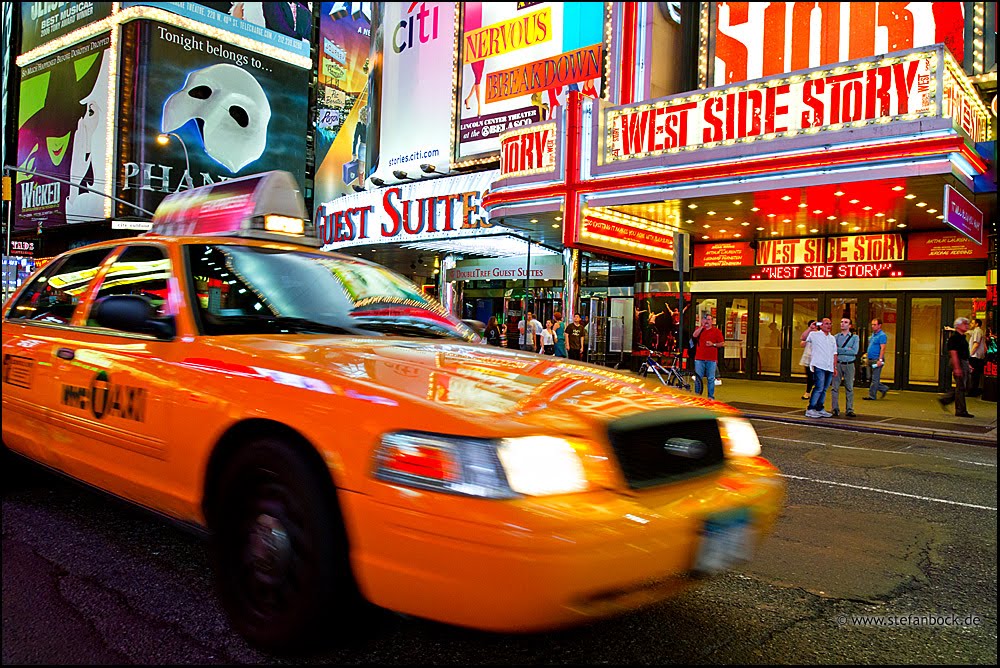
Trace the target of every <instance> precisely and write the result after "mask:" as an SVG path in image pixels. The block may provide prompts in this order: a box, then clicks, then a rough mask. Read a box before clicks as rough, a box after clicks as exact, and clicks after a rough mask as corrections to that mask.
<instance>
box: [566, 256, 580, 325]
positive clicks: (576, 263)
mask: <svg viewBox="0 0 1000 668" xmlns="http://www.w3.org/2000/svg"><path fill="white" fill-rule="evenodd" d="M579 301H580V251H579V250H577V249H576V248H564V249H563V322H566V323H570V322H573V314H575V313H576V312H577V309H578V308H579Z"/></svg>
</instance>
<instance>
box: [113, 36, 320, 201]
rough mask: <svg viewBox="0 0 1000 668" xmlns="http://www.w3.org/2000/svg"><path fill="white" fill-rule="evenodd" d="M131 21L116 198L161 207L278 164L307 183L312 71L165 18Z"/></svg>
mask: <svg viewBox="0 0 1000 668" xmlns="http://www.w3.org/2000/svg"><path fill="white" fill-rule="evenodd" d="M129 29H130V31H131V32H129V33H128V34H127V35H126V42H127V44H126V49H125V53H126V54H127V53H129V52H130V51H129V48H128V43H133V44H136V45H137V47H136V52H137V53H138V56H137V66H135V67H129V63H128V62H126V63H125V66H124V67H123V70H124V72H126V73H128V75H127V76H128V79H127V80H126V81H123V83H122V90H123V98H124V100H126V101H125V102H123V105H122V107H123V118H122V121H123V122H122V125H123V127H128V128H130V129H131V131H130V132H128V133H126V136H125V137H123V145H122V147H121V155H122V156H123V158H122V163H121V165H120V168H119V174H118V180H117V188H118V197H120V198H122V199H124V200H127V201H129V202H134V203H135V204H136V205H138V206H140V207H142V208H144V209H146V210H149V211H153V210H155V208H156V206H157V205H158V204H159V203H160V201H161V200H162V199H163V198H164V197H166V196H167V195H168V194H170V193H173V192H177V191H180V190H186V189H188V188H194V187H197V186H202V185H206V184H210V183H217V182H219V181H223V180H226V179H231V178H236V177H238V176H246V175H248V174H254V173H257V172H263V171H268V170H272V169H282V170H286V171H289V172H291V173H292V174H293V175H294V176H295V177H296V179H297V180H298V182H299V183H300V184H301V183H303V182H304V180H305V155H306V140H305V137H306V126H307V122H308V121H307V112H306V105H307V101H306V91H307V90H308V77H309V72H308V71H307V70H303V69H300V68H298V67H295V66H292V65H288V64H286V63H283V62H281V61H278V60H275V59H272V58H267V57H265V56H262V55H260V54H256V53H252V52H250V51H246V50H244V49H240V48H238V47H235V46H232V45H231V44H227V43H225V42H220V41H218V40H215V39H211V38H209V37H205V36H203V35H196V34H194V33H190V32H187V31H184V30H180V29H178V28H174V27H172V26H166V25H162V24H159V23H151V22H147V21H139V22H136V23H133V24H130V25H129ZM119 212H120V213H121V214H130V213H134V212H133V211H131V210H128V207H124V206H122V205H119Z"/></svg>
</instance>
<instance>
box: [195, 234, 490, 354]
mask: <svg viewBox="0 0 1000 668" xmlns="http://www.w3.org/2000/svg"><path fill="white" fill-rule="evenodd" d="M185 254H186V259H187V262H186V267H187V271H188V273H189V276H188V284H189V285H190V286H191V288H190V289H191V292H192V294H193V301H194V306H195V309H194V310H195V314H196V316H197V319H198V322H199V326H200V329H201V331H202V333H204V334H209V335H221V334H258V333H280V332H318V333H334V334H337V333H340V334H355V335H362V334H364V335H385V336H415V337H429V338H456V339H463V340H467V341H473V340H477V339H478V337H477V335H476V334H475V332H473V331H472V330H471V329H470V328H469V327H468V326H467V325H465V323H463V322H461V321H460V320H457V319H456V318H455V317H453V316H451V315H450V314H448V313H447V312H446V311H445V310H444V309H443V308H442V307H441V305H440V304H438V303H437V302H436V301H434V300H431V299H428V298H426V297H425V296H424V295H423V293H422V291H421V289H420V288H419V287H417V286H416V285H414V284H413V283H411V282H409V281H407V280H406V279H405V278H403V277H402V276H399V275H397V274H394V273H393V272H391V271H389V270H388V269H386V268H384V267H381V266H379V265H376V264H374V263H371V262H367V261H365V260H360V259H354V258H347V257H338V256H335V255H332V254H327V253H319V252H307V251H301V250H291V249H281V248H267V247H262V246H249V245H237V244H190V245H187V246H185Z"/></svg>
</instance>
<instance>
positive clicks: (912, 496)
mask: <svg viewBox="0 0 1000 668" xmlns="http://www.w3.org/2000/svg"><path fill="white" fill-rule="evenodd" d="M781 477H782V478H791V479H793V480H805V481H807V482H818V483H820V484H823V485H835V486H838V487H850V488H851V489H861V490H865V491H867V492H879V493H880V494H892V495H894V496H905V497H907V498H910V499H920V500H921V501H934V502H936V503H947V504H949V505H952V506H964V507H966V508H978V509H979V510H992V511H994V512H995V511H996V508H994V507H993V506H978V505H976V504H974V503H962V502H961V501H949V500H948V499H935V498H934V497H932V496H919V495H917V494H905V493H903V492H894V491H892V490H889V489H879V488H877V487H865V486H864V485H850V484H848V483H846V482H835V481H833V480H818V479H816V478H805V477H803V476H798V475H790V474H788V473H782V474H781Z"/></svg>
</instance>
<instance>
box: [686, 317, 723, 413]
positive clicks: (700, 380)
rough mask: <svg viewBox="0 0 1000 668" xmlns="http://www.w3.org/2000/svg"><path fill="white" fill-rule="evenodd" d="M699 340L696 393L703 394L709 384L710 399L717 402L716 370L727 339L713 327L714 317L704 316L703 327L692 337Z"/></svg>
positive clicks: (696, 352) (702, 318) (695, 361)
mask: <svg viewBox="0 0 1000 668" xmlns="http://www.w3.org/2000/svg"><path fill="white" fill-rule="evenodd" d="M691 336H692V337H693V338H695V339H697V340H698V346H697V347H696V349H695V353H694V391H695V394H701V386H702V385H703V384H705V383H707V384H708V398H709V399H712V400H713V401H714V400H715V370H716V368H717V367H718V364H719V348H721V347H723V346H724V345H725V339H724V338H723V337H722V332H721V331H720V330H719V328H718V327H714V326H713V325H712V316H710V315H707V314H706V315H703V316H702V317H701V326H700V327H698V329H696V330H694V333H693V334H692V335H691Z"/></svg>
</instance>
